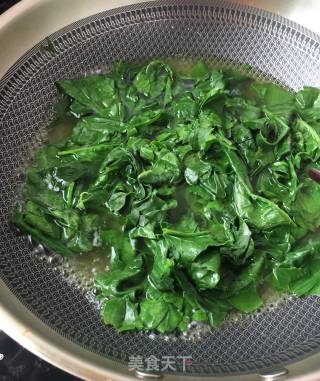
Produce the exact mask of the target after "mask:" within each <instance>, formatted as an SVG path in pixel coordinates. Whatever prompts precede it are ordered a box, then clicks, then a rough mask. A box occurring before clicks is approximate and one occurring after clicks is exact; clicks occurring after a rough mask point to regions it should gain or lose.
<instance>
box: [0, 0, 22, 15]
mask: <svg viewBox="0 0 320 381" xmlns="http://www.w3.org/2000/svg"><path fill="white" fill-rule="evenodd" d="M18 2H19V0H0V13H2V12H4V11H6V10H7V9H8V8H10V7H11V6H12V5H14V4H16V3H18Z"/></svg>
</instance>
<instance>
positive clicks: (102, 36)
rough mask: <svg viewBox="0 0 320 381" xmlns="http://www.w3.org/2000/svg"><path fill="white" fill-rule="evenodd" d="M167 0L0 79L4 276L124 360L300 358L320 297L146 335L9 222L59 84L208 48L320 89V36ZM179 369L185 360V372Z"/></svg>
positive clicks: (54, 317)
mask: <svg viewBox="0 0 320 381" xmlns="http://www.w3.org/2000/svg"><path fill="white" fill-rule="evenodd" d="M214 4H215V5H214V6H213V5H212V2H211V5H208V3H205V2H201V1H200V2H197V5H191V4H190V3H188V2H187V1H157V2H154V3H144V4H140V5H135V6H131V7H126V8H121V9H118V10H113V11H108V12H105V13H101V14H98V15H95V16H92V17H90V18H88V19H85V20H82V21H79V22H77V23H75V24H73V25H71V26H69V27H67V28H65V29H63V30H61V31H58V32H57V33H55V34H53V35H52V36H51V37H50V39H51V41H52V42H53V44H54V46H55V50H56V52H55V53H50V52H48V51H46V50H44V49H43V45H44V44H45V41H43V42H42V43H40V44H38V45H37V46H35V47H34V48H33V49H32V50H31V51H29V52H28V53H27V54H26V55H25V56H24V57H23V58H21V59H20V60H19V61H18V62H17V63H16V64H15V65H14V66H13V67H12V68H11V69H10V70H9V72H8V73H7V75H6V76H5V77H4V78H3V79H2V80H1V82H0V210H1V215H0V274H1V278H2V279H3V280H4V281H5V283H6V284H7V285H8V286H9V287H10V289H11V290H12V291H13V292H14V293H15V295H16V296H17V297H18V298H19V299H20V300H21V301H22V302H23V303H24V304H25V305H26V306H27V307H28V308H29V309H30V310H31V311H32V312H33V313H34V314H35V315H37V316H38V317H39V318H41V319H42V321H44V322H45V323H46V324H48V325H49V326H50V327H52V328H53V329H55V330H56V331H57V332H59V333H60V334H61V335H64V336H66V337H67V338H69V339H70V340H72V341H73V342H75V343H77V344H79V345H81V346H83V347H85V348H86V349H88V350H91V351H94V352H97V353H100V354H102V355H103V356H106V357H108V358H112V359H116V360H118V361H121V362H125V361H127V359H128V357H129V356H130V355H142V356H144V357H147V356H150V355H154V356H156V357H161V356H164V355H166V356H192V357H193V363H194V365H193V366H192V367H190V368H188V369H189V371H190V372H193V373H198V374H202V375H209V374H235V373H240V372H251V371H254V370H256V369H261V368H266V367H268V366H270V365H272V364H277V363H281V362H282V363H287V362H291V361H295V360H297V359H300V358H302V357H304V356H306V355H308V354H310V353H314V352H315V351H318V350H319V348H320V302H319V299H318V298H316V297H309V298H306V299H300V300H292V301H288V302H286V303H285V304H283V306H281V307H279V308H278V309H277V310H276V311H274V312H270V313H262V314H260V315H258V316H256V317H254V318H250V317H249V318H247V319H245V320H243V321H239V322H234V323H229V324H225V325H224V326H222V327H221V328H220V329H218V330H215V331H213V332H212V333H210V334H208V335H206V337H203V338H202V339H201V340H198V341H197V342H196V343H193V342H189V341H184V340H182V339H181V338H176V339H175V340H174V341H173V340H169V341H166V340H164V338H163V337H161V336H155V338H154V339H153V340H151V339H150V338H149V337H148V335H147V334H143V333H125V334H121V335H119V334H117V333H116V332H115V331H114V330H113V329H112V328H107V327H105V326H104V325H103V324H102V323H101V320H100V316H99V311H98V310H97V309H96V307H95V305H94V304H93V303H90V301H89V300H88V299H86V298H85V297H84V295H83V294H82V293H81V292H80V291H79V289H77V288H76V287H72V286H71V285H70V284H68V283H67V282H66V280H65V279H64V278H63V276H62V275H61V274H60V273H59V272H57V271H54V269H53V267H52V266H50V265H48V264H47V263H44V262H42V261H40V260H39V259H38V258H37V257H36V256H35V255H34V254H32V252H31V251H32V249H31V246H30V244H29V243H28V240H27V239H26V238H25V237H21V236H18V237H17V234H16V232H15V231H14V230H13V229H12V227H11V226H10V224H9V217H10V212H11V210H12V206H13V204H14V202H15V200H16V199H17V194H18V193H19V187H20V185H21V181H22V179H21V175H20V174H19V170H20V169H21V168H22V167H23V165H24V164H25V162H26V160H28V158H29V157H30V155H32V151H33V150H34V147H35V146H37V145H38V144H39V139H40V136H41V131H43V129H44V127H45V126H46V124H47V123H48V120H49V119H50V116H51V113H52V104H53V103H54V101H55V98H56V96H57V91H56V89H55V86H54V82H55V81H56V80H58V79H62V78H72V77H75V76H79V75H82V74H83V73H86V72H90V71H93V70H95V69H98V68H102V67H104V68H108V67H110V66H111V65H112V64H113V63H114V62H117V61H119V60H123V61H141V60H147V59H148V58H150V57H155V56H157V57H168V56H179V57H186V58H189V57H203V58H205V59H208V60H209V59H210V60H215V61H216V62H217V63H224V62H229V63H232V64H233V65H237V64H249V65H251V67H252V71H253V72H254V73H255V75H256V76H258V78H261V79H263V78H272V79H273V80H275V81H277V82H279V83H281V84H283V85H285V86H287V87H289V88H291V89H298V88H300V87H301V86H303V85H314V86H320V60H319V57H320V48H319V39H318V37H317V36H315V35H313V34H312V33H311V32H309V31H306V30H304V29H303V28H300V27H299V26H297V25H295V24H292V23H291V22H289V21H288V20H285V19H282V18H280V17H277V16H273V15H271V14H269V13H266V12H262V11H259V10H257V9H254V8H248V7H241V6H238V5H230V3H225V2H223V1H216V2H215V3H214ZM180 370H181V369H180Z"/></svg>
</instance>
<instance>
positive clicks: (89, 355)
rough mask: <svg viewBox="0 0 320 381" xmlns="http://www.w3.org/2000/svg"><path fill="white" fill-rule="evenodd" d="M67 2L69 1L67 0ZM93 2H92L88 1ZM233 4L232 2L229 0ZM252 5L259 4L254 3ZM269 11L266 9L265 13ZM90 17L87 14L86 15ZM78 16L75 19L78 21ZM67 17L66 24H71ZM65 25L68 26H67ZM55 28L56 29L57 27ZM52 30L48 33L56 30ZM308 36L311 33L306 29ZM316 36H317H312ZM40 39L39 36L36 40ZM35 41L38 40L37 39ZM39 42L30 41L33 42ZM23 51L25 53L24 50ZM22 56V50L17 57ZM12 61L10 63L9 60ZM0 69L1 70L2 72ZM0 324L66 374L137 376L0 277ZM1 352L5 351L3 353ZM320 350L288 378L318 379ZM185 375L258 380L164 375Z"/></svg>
mask: <svg viewBox="0 0 320 381" xmlns="http://www.w3.org/2000/svg"><path fill="white" fill-rule="evenodd" d="M149 1H150V0H149ZM69 2H72V0H70V1H69ZM92 2H93V1H92ZM95 2H96V3H97V4H98V3H99V6H98V7H97V9H96V12H94V13H93V14H95V13H99V12H100V11H101V9H100V8H99V7H100V6H101V3H102V1H100V0H96V1H95ZM143 2H144V1H143V0H121V1H118V0H109V1H108V4H104V5H103V10H104V11H106V10H108V9H113V8H118V7H121V6H122V5H132V4H138V3H143ZM230 2H231V3H234V1H232V0H231V1H230ZM43 3H44V2H43V0H22V1H21V2H20V3H18V4H16V5H15V6H13V7H12V8H10V9H9V10H8V11H7V12H5V13H4V14H3V15H1V16H0V37H1V33H2V32H3V31H4V30H5V29H6V27H7V26H9V25H10V24H11V23H12V22H13V21H16V20H17V19H18V18H19V17H23V15H24V14H26V13H28V12H32V10H33V9H34V8H36V7H37V6H40V5H41V6H43ZM46 3H47V6H48V7H49V8H50V4H49V3H50V0H48V1H46ZM236 3H238V4H242V5H243V4H244V5H245V4H246V3H250V4H251V3H252V2H250V1H248V2H246V1H240V0H239V1H238V2H236ZM255 5H256V6H257V5H259V2H258V3H255ZM267 13H269V12H267ZM87 16H90V14H87V15H86V17H87ZM78 19H79V18H77V20H78ZM72 22H73V21H72V20H70V23H69V24H72ZM290 23H291V25H293V26H294V25H296V26H297V28H300V30H301V26H300V25H298V24H295V23H292V22H290ZM69 24H68V25H69ZM57 29H59V28H57ZM57 29H55V30H53V31H52V33H54V32H56V30H57ZM308 34H309V35H315V34H314V33H313V32H311V31H309V32H308ZM315 36H317V37H318V38H319V36H318V35H315ZM40 40H41V39H40ZM40 40H39V41H40ZM39 41H34V44H33V46H34V45H36V44H37V43H38V42H39ZM24 53H25V52H24ZM21 56H23V53H22V54H20V56H19V57H21ZM12 64H14V62H13V63H12ZM2 72H3V73H2ZM6 72H7V70H3V69H2V68H1V67H0V77H2V74H4V73H6ZM0 327H1V329H2V330H3V331H4V332H6V333H7V334H8V335H9V336H10V337H12V338H13V339H14V340H15V341H17V342H18V343H19V344H20V345H22V346H23V347H25V348H26V349H28V350H29V351H31V352H32V353H34V354H36V355H37V356H39V357H40V358H42V359H44V360H46V361H48V362H49V363H51V364H53V365H55V366H57V367H58V368H60V369H63V370H65V371H67V372H69V373H70V374H72V375H74V376H77V377H81V378H83V379H85V380H97V381H99V380H106V379H107V380H110V379H112V380H125V381H130V380H136V379H137V375H136V374H134V373H132V372H130V371H129V370H128V368H127V366H126V365H125V364H121V363H120V362H116V361H113V360H110V359H107V358H105V357H103V356H100V355H98V354H96V353H93V352H90V351H88V350H86V349H85V348H83V347H81V346H80V345H78V344H76V343H74V342H72V341H70V340H69V339H67V338H65V337H63V336H62V335H60V334H59V333H58V332H56V331H55V330H53V329H52V328H50V327H48V326H47V325H46V324H45V323H44V322H43V321H41V320H40V319H39V318H38V317H36V316H35V315H34V314H33V313H32V312H31V311H29V310H28V309H27V307H25V306H24V305H23V304H22V303H21V302H20V301H19V299H18V298H17V297H16V296H15V295H14V294H13V293H12V292H11V290H10V289H9V287H8V286H7V285H6V284H5V283H4V282H3V280H1V279H0ZM4 355H5V353H4ZM319 364H320V353H318V354H314V355H311V356H309V357H306V358H305V359H303V360H301V361H298V362H295V363H292V364H290V365H288V366H286V368H287V369H288V371H289V378H288V379H290V380H297V381H298V380H304V381H312V380H319V377H320V366H319ZM186 376H189V377H192V379H194V380H200V379H203V378H204V377H205V378H210V377H212V378H214V380H216V381H222V380H224V381H225V380H227V379H228V380H239V381H245V380H246V381H251V380H252V381H253V380H258V379H261V378H260V377H261V376H259V375H258V374H254V373H250V374H241V375H234V376H227V377H226V376H222V377H216V376H214V377H213V376H209V375H208V376H202V377H194V376H193V375H191V374H189V375H188V374H186V375H185V376H184V375H183V376H181V375H171V374H170V375H164V377H165V378H166V379H167V380H168V381H169V380H182V379H183V378H185V377H186Z"/></svg>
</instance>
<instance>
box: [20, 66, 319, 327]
mask: <svg viewBox="0 0 320 381" xmlns="http://www.w3.org/2000/svg"><path fill="white" fill-rule="evenodd" d="M58 87H59V89H60V91H61V94H62V95H61V100H62V101H63V102H62V103H61V101H60V103H59V105H60V106H59V108H58V109H59V113H58V118H59V121H60V123H61V120H62V119H63V118H69V119H70V117H73V118H76V120H77V123H76V125H75V127H74V128H73V131H72V134H71V136H70V137H69V138H67V139H65V140H63V141H61V142H59V143H56V144H47V145H45V146H44V147H42V148H41V149H40V150H39V151H38V152H37V154H36V157H35V161H34V163H33V164H32V165H30V166H29V168H28V170H27V181H26V184H25V186H24V189H23V196H24V199H25V203H24V204H23V205H17V207H16V208H15V210H14V213H13V222H14V224H15V225H16V226H18V227H19V228H20V229H21V230H22V231H24V232H25V233H28V234H30V235H31V236H32V237H33V238H34V239H35V240H37V241H39V242H41V243H42V244H44V245H45V246H46V247H48V248H49V249H51V250H53V251H55V252H57V253H59V254H61V255H63V256H70V255H76V254H77V253H81V252H89V251H92V250H94V249H95V248H96V247H99V248H100V249H99V250H105V255H108V256H109V257H110V263H111V270H110V271H109V272H105V273H102V274H99V275H98V276H97V278H96V282H95V286H96V289H97V290H98V292H99V298H100V299H101V300H102V301H103V311H102V314H103V319H104V322H105V323H106V324H111V325H113V326H114V327H115V328H116V329H117V330H119V331H125V330H132V329H154V330H157V331H159V332H170V331H173V330H174V329H176V328H177V327H178V328H180V329H181V330H185V329H187V326H188V324H189V323H190V322H191V321H193V320H198V321H206V322H208V323H209V324H211V325H212V326H214V327H216V326H219V324H220V323H221V321H222V320H223V319H224V317H225V315H226V314H227V313H228V311H230V310H231V309H237V310H239V311H241V312H245V313H249V312H252V311H255V310H256V309H257V308H259V307H260V306H261V305H262V303H263V300H262V298H261V289H262V288H264V287H265V286H266V285H269V286H270V287H274V288H275V289H276V290H277V291H279V292H291V293H295V294H297V295H299V296H304V295H310V294H313V295H319V294H320V257H319V254H320V237H318V236H317V235H316V234H315V233H314V232H315V231H316V229H317V228H318V227H319V226H320V207H319V205H318V201H319V200H320V185H318V184H317V183H316V182H314V181H313V180H311V179H310V178H309V177H308V171H309V169H310V168H311V167H313V168H319V167H320V161H319V160H320V136H319V134H318V133H319V132H320V124H319V123H320V106H319V105H320V101H319V99H320V91H319V89H316V88H312V87H306V88H304V89H303V90H301V91H299V92H298V93H297V94H295V95H294V94H292V93H290V92H288V91H286V90H285V89H283V88H280V87H278V86H276V85H274V84H270V83H256V82H254V81H253V80H252V79H250V78H246V77H244V76H242V75H239V74H237V73H230V72H224V71H221V70H213V69H209V68H208V67H207V66H206V65H205V64H204V63H203V62H197V63H196V64H195V65H194V67H193V69H192V70H191V71H190V75H186V74H185V73H184V74H183V75H182V74H179V73H177V72H174V71H173V70H172V69H171V68H170V66H169V65H168V64H166V63H165V62H162V61H159V60H155V61H152V62H151V63H149V64H148V65H145V66H132V65H131V66H127V65H124V64H119V65H118V66H117V67H116V69H115V70H114V71H113V72H111V73H109V74H105V75H96V76H89V77H85V78H81V79H74V80H63V81H60V82H58ZM61 105H62V106H61Z"/></svg>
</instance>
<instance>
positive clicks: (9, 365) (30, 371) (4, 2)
mask: <svg viewBox="0 0 320 381" xmlns="http://www.w3.org/2000/svg"><path fill="white" fill-rule="evenodd" d="M18 2H19V0H0V14H1V13H3V12H5V11H6V10H7V9H9V8H10V7H11V6H12V5H14V4H16V3H18ZM3 328H5V327H3ZM0 329H1V327H0ZM1 355H3V356H4V357H3V359H2V360H0V381H80V380H79V379H78V378H76V377H73V376H70V375H68V374H67V373H65V372H62V371H61V370H59V369H57V368H55V367H53V366H52V365H50V364H48V363H47V362H45V361H43V360H41V359H40V358H38V357H37V356H35V355H33V354H32V353H31V352H29V351H27V350H26V349H24V348H23V347H21V346H20V345H19V344H17V343H16V342H15V341H13V340H12V339H11V338H10V337H9V336H7V335H6V334H5V333H4V332H3V331H1V330H0V358H2V356H1Z"/></svg>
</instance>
